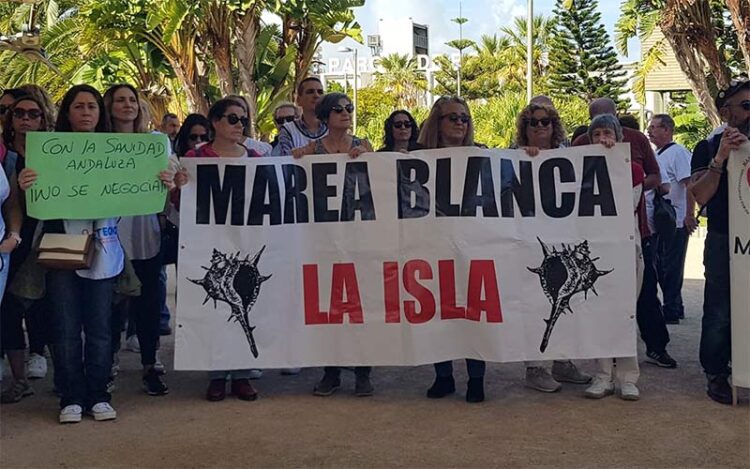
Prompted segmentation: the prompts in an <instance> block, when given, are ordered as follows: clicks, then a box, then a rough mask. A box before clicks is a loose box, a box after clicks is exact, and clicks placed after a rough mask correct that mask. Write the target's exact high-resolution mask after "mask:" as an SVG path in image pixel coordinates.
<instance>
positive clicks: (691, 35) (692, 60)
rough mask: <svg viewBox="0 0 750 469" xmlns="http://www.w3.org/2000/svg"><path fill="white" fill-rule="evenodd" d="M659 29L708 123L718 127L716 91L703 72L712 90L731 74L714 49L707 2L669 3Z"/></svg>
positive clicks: (683, 0)
mask: <svg viewBox="0 0 750 469" xmlns="http://www.w3.org/2000/svg"><path fill="white" fill-rule="evenodd" d="M660 27H661V30H662V32H663V33H664V37H666V39H667V41H668V42H669V44H670V45H671V46H672V49H673V50H674V52H675V58H676V59H677V62H678V63H679V64H680V68H681V69H682V71H683V73H684V74H685V76H686V77H687V80H688V83H690V87H691V88H692V90H693V92H694V93H695V96H696V97H697V98H698V101H699V102H700V104H701V107H702V108H703V110H704V111H705V112H706V116H707V117H708V120H709V121H710V122H711V124H712V125H714V126H718V125H720V124H721V118H720V117H719V112H718V110H717V109H716V105H715V104H714V100H713V95H714V94H715V91H713V90H712V87H711V86H710V84H709V81H708V79H707V76H706V71H708V73H709V75H710V76H711V77H712V78H713V79H714V80H715V81H716V85H715V86H714V87H713V88H717V87H718V88H724V87H726V86H727V85H728V84H729V76H730V73H729V69H728V67H727V64H726V61H725V60H724V59H723V58H722V57H721V55H720V54H719V51H718V48H717V47H716V35H715V34H714V29H713V24H712V18H711V9H710V8H709V5H708V2H706V1H702V0H669V1H668V2H667V5H666V6H665V8H664V14H663V17H662V21H661V25H660Z"/></svg>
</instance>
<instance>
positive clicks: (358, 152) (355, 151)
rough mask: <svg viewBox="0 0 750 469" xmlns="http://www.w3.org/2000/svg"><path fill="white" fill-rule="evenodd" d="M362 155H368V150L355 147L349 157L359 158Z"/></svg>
mask: <svg viewBox="0 0 750 469" xmlns="http://www.w3.org/2000/svg"><path fill="white" fill-rule="evenodd" d="M362 153H367V148H365V147H363V146H357V147H353V148H352V149H351V150H349V156H350V157H351V158H357V157H358V156H359V155H361V154H362Z"/></svg>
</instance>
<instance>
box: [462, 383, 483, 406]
mask: <svg viewBox="0 0 750 469" xmlns="http://www.w3.org/2000/svg"><path fill="white" fill-rule="evenodd" d="M482 401H484V379H483V378H469V383H468V385H467V386H466V402H482Z"/></svg>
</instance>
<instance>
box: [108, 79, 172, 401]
mask: <svg viewBox="0 0 750 469" xmlns="http://www.w3.org/2000/svg"><path fill="white" fill-rule="evenodd" d="M104 107H105V109H106V111H107V115H108V116H109V118H110V124H111V126H112V130H113V131H114V132H121V133H147V132H148V127H147V125H148V122H147V121H146V120H145V119H144V115H143V112H142V110H141V106H140V100H139V99H138V93H137V92H136V90H135V88H133V87H132V86H131V85H127V84H120V85H114V86H112V87H111V88H109V89H108V90H107V91H106V92H105V93H104ZM118 230H119V235H120V242H121V243H122V247H123V248H124V249H125V253H126V254H127V256H128V259H130V261H131V262H132V264H133V269H134V270H135V274H136V275H137V276H138V279H139V280H140V282H141V294H140V295H139V296H134V297H132V298H130V301H129V304H128V308H127V309H128V317H129V318H130V320H131V321H134V322H135V331H136V334H137V336H138V343H139V345H140V353H141V365H142V366H143V375H142V381H143V389H144V391H145V392H146V394H148V395H150V396H162V395H164V394H167V393H169V388H168V387H167V385H166V384H164V382H163V381H162V380H161V377H160V375H161V374H163V373H164V371H163V368H162V367H158V368H157V367H155V366H154V365H155V364H156V363H157V360H156V351H157V349H158V348H159V325H160V320H161V297H160V295H159V274H160V272H161V266H162V262H161V260H162V257H161V228H160V226H159V217H158V215H157V214H155V213H154V214H151V215H137V216H132V217H122V218H120V221H119V223H118ZM121 324H122V322H121V321H114V325H113V329H114V330H113V340H116V341H117V342H119V337H120V328H121Z"/></svg>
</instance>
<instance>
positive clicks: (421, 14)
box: [323, 0, 639, 62]
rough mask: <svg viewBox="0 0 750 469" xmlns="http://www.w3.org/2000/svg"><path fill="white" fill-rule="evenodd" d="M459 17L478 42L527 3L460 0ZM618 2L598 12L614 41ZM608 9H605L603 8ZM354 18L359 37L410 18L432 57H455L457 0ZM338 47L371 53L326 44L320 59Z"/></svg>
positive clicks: (389, 4) (541, 5)
mask: <svg viewBox="0 0 750 469" xmlns="http://www.w3.org/2000/svg"><path fill="white" fill-rule="evenodd" d="M461 3H462V16H463V17H465V18H467V19H468V20H469V22H468V23H467V24H465V25H464V37H466V38H468V39H472V40H475V41H478V40H479V38H480V37H481V35H482V34H489V35H492V34H495V33H497V32H498V30H499V29H500V28H501V27H503V26H508V25H510V24H511V23H512V21H513V18H514V17H516V16H526V7H527V0H463V1H462V2H461ZM619 4H620V0H600V1H599V11H600V12H601V13H602V22H603V23H604V26H605V28H606V29H607V32H608V33H609V35H610V40H614V26H615V22H616V21H617V19H618V17H619V15H620V8H619ZM554 7H555V0H534V14H535V15H539V14H543V15H545V16H552V10H553V9H554ZM604 7H608V8H604ZM354 12H355V16H356V18H357V21H358V22H359V24H360V26H361V27H362V37H363V39H365V40H366V38H367V35H368V34H377V33H378V22H379V19H380V18H385V19H388V18H398V17H401V18H403V17H412V20H413V21H414V22H415V23H419V24H427V25H429V27H430V36H431V37H430V48H431V54H441V53H448V54H450V53H454V52H455V51H454V50H453V49H450V48H449V47H448V46H446V45H445V43H446V42H448V41H450V40H451V39H455V38H458V25H457V24H455V23H453V22H451V21H450V19H451V18H456V17H458V16H459V0H366V2H365V6H364V7H361V8H355V9H354ZM340 47H357V48H358V49H359V55H360V57H370V56H371V53H370V50H369V49H368V48H367V47H366V46H365V45H360V44H358V43H357V42H356V41H354V40H351V39H346V40H344V41H342V42H341V43H339V44H325V45H324V46H323V56H324V57H325V58H330V57H337V56H338V57H342V58H343V57H345V56H346V55H345V54H341V53H339V52H338V49H339V48H340ZM628 52H629V56H628V57H621V59H622V60H623V61H627V62H632V61H636V60H638V59H639V51H638V41H637V39H636V40H632V41H631V42H630V43H629V48H628Z"/></svg>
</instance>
